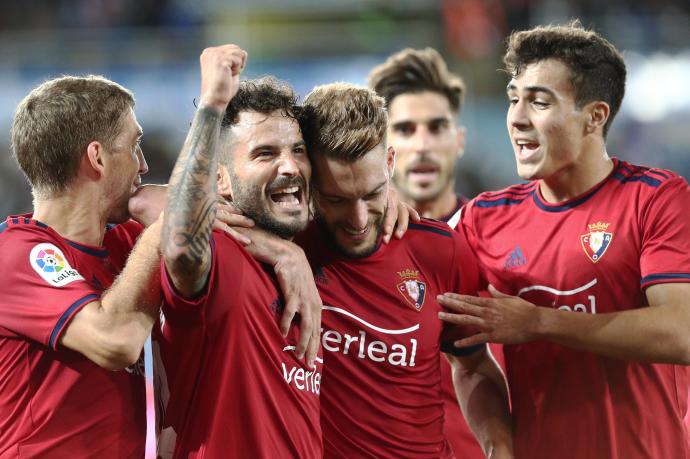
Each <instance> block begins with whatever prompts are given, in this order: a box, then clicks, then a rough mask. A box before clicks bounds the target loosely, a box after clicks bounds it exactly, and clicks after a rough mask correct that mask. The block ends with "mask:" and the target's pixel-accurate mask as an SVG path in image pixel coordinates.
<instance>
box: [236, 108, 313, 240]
mask: <svg viewBox="0 0 690 459" xmlns="http://www.w3.org/2000/svg"><path fill="white" fill-rule="evenodd" d="M230 132H231V140H230V142H231V145H230V146H229V148H230V149H231V151H230V153H229V158H230V159H229V163H230V166H231V167H230V168H229V171H228V172H229V175H230V182H231V188H232V200H233V202H234V204H235V205H236V206H237V207H239V208H240V209H241V210H242V211H243V212H244V214H245V215H247V216H248V217H250V218H252V219H253V220H254V221H255V222H256V223H257V225H259V226H261V227H263V228H265V229H267V230H269V231H271V232H273V233H275V234H277V235H279V236H281V237H283V238H292V237H293V236H294V235H295V234H296V233H298V232H300V231H302V230H303V229H304V228H305V227H306V225H307V218H308V196H309V194H308V193H309V188H308V184H309V180H310V178H311V165H310V164H309V159H308V157H307V150H306V147H305V144H304V140H303V139H302V134H301V132H300V129H299V124H298V123H297V121H296V120H295V119H293V118H290V117H288V116H285V115H284V114H283V113H282V112H281V111H279V110H278V111H275V112H273V113H271V114H270V115H265V114H263V113H258V112H254V111H245V112H241V113H240V115H239V121H238V122H237V123H236V124H235V125H233V126H232V127H231V128H230Z"/></svg>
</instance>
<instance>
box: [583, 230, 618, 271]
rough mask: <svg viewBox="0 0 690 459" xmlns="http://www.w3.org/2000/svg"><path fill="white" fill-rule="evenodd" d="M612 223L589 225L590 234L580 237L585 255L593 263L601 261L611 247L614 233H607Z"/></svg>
mask: <svg viewBox="0 0 690 459" xmlns="http://www.w3.org/2000/svg"><path fill="white" fill-rule="evenodd" d="M609 225H610V223H602V222H596V223H590V224H589V225H587V227H588V228H589V233H587V234H583V235H581V236H580V243H581V244H582V249H583V250H584V251H585V254H586V255H587V256H588V257H589V259H590V260H592V262H593V263H596V262H597V261H599V260H601V257H603V256H604V254H605V253H606V250H607V249H608V248H609V246H610V245H611V241H612V240H613V233H610V232H608V231H606V230H607V229H608V228H609Z"/></svg>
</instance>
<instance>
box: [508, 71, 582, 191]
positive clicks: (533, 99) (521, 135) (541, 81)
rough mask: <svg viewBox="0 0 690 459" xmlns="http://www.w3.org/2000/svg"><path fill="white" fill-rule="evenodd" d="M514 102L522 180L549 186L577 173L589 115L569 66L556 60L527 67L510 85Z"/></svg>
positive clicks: (511, 124)
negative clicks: (580, 105)
mask: <svg viewBox="0 0 690 459" xmlns="http://www.w3.org/2000/svg"><path fill="white" fill-rule="evenodd" d="M508 99H509V102H510V105H509V107H508V114H507V125H508V134H509V135H510V139H511V142H512V145H513V150H514V153H515V160H516V162H517V171H518V175H519V176H520V177H521V178H523V179H525V180H534V179H543V180H547V181H548V180H549V179H552V178H553V177H555V176H556V175H562V174H568V172H569V171H573V170H575V169H577V167H578V163H579V162H580V160H581V156H582V153H583V150H584V148H583V141H584V137H585V134H586V132H585V126H586V124H587V112H586V111H585V110H582V109H580V108H578V107H577V104H576V103H575V90H574V88H573V86H572V83H571V81H570V71H569V69H568V67H567V66H566V65H565V64H563V63H562V62H560V61H558V60H555V59H546V60H542V61H538V62H535V63H532V64H528V65H526V66H525V67H524V69H522V71H521V72H520V74H518V75H517V76H515V77H514V78H513V79H512V80H511V81H510V83H509V84H508Z"/></svg>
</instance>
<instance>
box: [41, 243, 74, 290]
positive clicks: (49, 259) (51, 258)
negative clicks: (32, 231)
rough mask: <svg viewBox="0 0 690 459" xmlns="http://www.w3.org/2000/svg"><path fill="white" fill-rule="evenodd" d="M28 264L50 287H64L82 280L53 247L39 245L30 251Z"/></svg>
mask: <svg viewBox="0 0 690 459" xmlns="http://www.w3.org/2000/svg"><path fill="white" fill-rule="evenodd" d="M29 263H31V267H32V268H34V271H36V272H37V273H38V275H39V276H41V277H42V278H43V280H45V281H46V282H48V283H49V284H50V285H52V286H55V287H64V286H65V285H67V284H69V283H70V282H74V281H76V280H84V278H83V277H81V275H80V274H79V273H78V272H77V270H76V269H73V268H72V267H71V266H70V265H69V263H68V262H67V258H65V254H64V253H62V250H60V249H58V248H57V247H56V246H55V245H53V244H49V243H46V242H44V243H41V244H38V245H36V246H35V247H34V248H33V249H31V253H30V254H29Z"/></svg>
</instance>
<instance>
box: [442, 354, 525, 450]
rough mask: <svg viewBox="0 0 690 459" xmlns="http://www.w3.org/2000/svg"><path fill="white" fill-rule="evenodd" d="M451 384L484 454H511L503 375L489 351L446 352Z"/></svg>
mask: <svg viewBox="0 0 690 459" xmlns="http://www.w3.org/2000/svg"><path fill="white" fill-rule="evenodd" d="M447 357H448V360H449V361H450V364H451V368H452V371H453V386H454V387H455V393H456V395H457V397H458V402H459V403H460V408H461V409H462V412H463V414H464V415H465V419H466V420H467V424H468V425H469V427H470V429H471V430H472V432H473V433H474V434H475V436H476V437H477V441H478V442H479V444H480V445H481V447H482V450H483V451H484V454H486V456H487V457H501V458H506V457H512V448H513V446H512V445H513V440H512V424H511V418H510V410H509V407H508V393H507V389H506V383H505V378H504V376H503V373H502V372H501V369H500V368H499V366H498V364H497V363H496V361H495V360H494V359H493V358H492V357H491V355H490V354H489V352H488V350H484V351H482V354H481V355H477V356H470V357H457V356H453V355H448V356H447Z"/></svg>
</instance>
